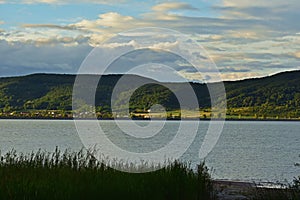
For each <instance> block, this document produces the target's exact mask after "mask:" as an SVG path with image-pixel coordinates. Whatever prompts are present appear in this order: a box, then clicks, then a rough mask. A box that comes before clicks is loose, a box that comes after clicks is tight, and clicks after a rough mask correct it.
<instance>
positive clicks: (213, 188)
mask: <svg viewBox="0 0 300 200" xmlns="http://www.w3.org/2000/svg"><path fill="white" fill-rule="evenodd" d="M94 153H95V152H94V151H90V150H81V151H78V152H70V151H68V150H66V151H64V152H61V151H60V150H59V149H58V148H56V149H55V151H54V152H52V153H50V152H45V151H41V150H39V151H37V152H32V153H30V154H23V153H17V152H16V151H15V150H11V151H9V152H7V153H5V154H3V155H1V152H0V199H13V200H14V199H16V200H17V199H45V200H47V199H51V200H52V199H145V200H147V199H157V200H160V199H162V200H169V199H170V200H173V199H174V200H176V199H178V200H179V199H187V200H190V199H191V200H193V199H195V200H199V199H204V200H210V199H231V198H232V199H235V197H234V196H235V195H237V196H240V195H245V194H247V195H246V196H245V198H246V199H253V200H256V199H257V200H264V199H266V200H267V199H270V200H273V199H275V200H277V199H291V200H299V199H300V177H298V178H295V179H294V183H293V184H291V185H288V186H287V187H285V188H282V189H276V188H271V189H270V188H260V187H258V186H254V187H252V186H250V184H249V185H248V184H246V183H245V184H241V183H239V184H234V183H233V182H230V181H228V182H226V181H225V182H224V181H221V182H220V181H219V183H217V182H218V181H214V180H212V178H211V176H210V173H209V170H208V168H207V167H206V166H205V163H204V162H203V163H200V164H199V165H198V166H197V168H196V169H192V168H191V167H190V165H189V164H186V163H181V162H179V161H174V162H169V164H166V165H165V166H164V167H163V168H161V169H159V170H157V171H153V172H148V173H127V172H122V171H118V170H116V169H114V168H112V167H109V166H108V165H107V164H105V163H107V162H106V161H105V160H103V161H98V160H97V159H96V158H95V156H94ZM113 164H114V165H118V167H120V166H123V167H126V171H130V170H128V169H127V168H128V167H132V166H134V165H132V164H130V163H118V162H115V163H113ZM144 167H152V166H151V165H150V166H149V164H147V163H144ZM224 188H225V189H224ZM226 188H227V190H228V191H227V193H226V192H225V193H224V191H226ZM233 191H235V192H234V194H232V193H233ZM228 193H229V194H228ZM230 196H231V198H230Z"/></svg>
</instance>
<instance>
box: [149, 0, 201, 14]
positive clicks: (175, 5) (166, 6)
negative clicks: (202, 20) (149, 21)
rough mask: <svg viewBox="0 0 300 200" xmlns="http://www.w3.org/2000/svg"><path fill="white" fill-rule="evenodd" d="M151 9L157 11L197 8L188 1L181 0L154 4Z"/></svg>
mask: <svg viewBox="0 0 300 200" xmlns="http://www.w3.org/2000/svg"><path fill="white" fill-rule="evenodd" d="M152 10H154V11H157V12H165V11H169V10H197V8H195V7H193V6H191V5H190V4H188V3H182V2H167V3H161V4H158V5H155V6H153V7H152Z"/></svg>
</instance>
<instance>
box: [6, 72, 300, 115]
mask: <svg viewBox="0 0 300 200" xmlns="http://www.w3.org/2000/svg"><path fill="white" fill-rule="evenodd" d="M86 76H90V78H97V77H96V76H95V75H86ZM120 77H121V75H105V76H102V78H101V81H100V83H99V87H98V89H97V93H96V108H97V110H98V111H99V112H109V111H110V102H111V101H110V99H111V92H112V90H113V88H114V86H115V84H116V83H117V81H118V80H119V79H120ZM132 78H138V79H141V80H143V79H145V78H143V77H138V76H135V75H132ZM74 81H75V75H63V74H33V75H28V76H21V77H9V78H0V113H8V112H13V111H18V112H25V111H29V110H63V111H69V110H71V109H72V88H73V83H74ZM169 84H173V85H176V88H177V90H178V91H179V92H180V90H184V86H183V84H180V83H169ZM224 84H225V88H226V93H227V107H228V112H227V114H228V115H230V116H236V115H242V116H256V117H259V116H272V117H279V118H299V117H300V71H293V72H283V73H280V74H276V75H273V76H269V77H264V78H256V79H248V80H242V81H232V82H225V83H224ZM191 85H192V87H193V88H194V90H195V93H196V95H197V96H198V99H199V105H200V109H206V110H209V107H210V98H209V94H208V90H207V87H206V85H204V84H199V83H191ZM123 89H124V90H125V91H124V92H122V94H120V95H119V98H120V99H119V101H118V102H119V105H118V106H120V109H121V108H122V105H121V102H122V98H125V97H126V95H127V93H128V92H126V87H125V86H124V88H123ZM127 89H128V91H129V90H130V87H128V88H127ZM153 104H162V105H164V106H165V107H166V108H167V110H178V109H179V104H178V101H177V99H176V97H175V96H174V94H173V93H172V92H171V91H170V90H168V89H167V88H166V87H163V86H160V85H159V84H155V83H154V84H148V85H145V86H142V87H141V88H139V89H138V90H136V91H135V92H134V94H133V96H132V97H131V100H130V109H131V111H141V110H147V109H149V108H150V107H151V106H152V105H153Z"/></svg>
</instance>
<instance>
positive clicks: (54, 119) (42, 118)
mask: <svg viewBox="0 0 300 200" xmlns="http://www.w3.org/2000/svg"><path fill="white" fill-rule="evenodd" d="M0 120H53V121H59V120H68V121H71V120H96V119H95V118H73V117H61V118H60V117H56V118H53V117H14V116H12V117H0ZM97 120H98V121H104V120H105V121H113V120H120V121H129V120H133V121H164V120H166V121H249V122H250V121H253V122H265V121H269V122H300V119H254V118H249V119H248V118H241V119H234V118H229V119H228V118H226V119H219V118H213V119H211V118H200V119H199V118H167V119H163V118H151V119H149V118H146V119H144V118H97Z"/></svg>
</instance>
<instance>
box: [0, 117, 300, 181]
mask: <svg viewBox="0 0 300 200" xmlns="http://www.w3.org/2000/svg"><path fill="white" fill-rule="evenodd" d="M99 123H100V125H101V127H102V129H103V131H104V132H105V133H106V134H107V137H108V138H109V139H110V140H111V141H112V142H113V143H115V144H116V145H118V146H119V147H121V148H123V149H126V150H128V151H133V152H148V151H153V150H155V149H157V148H161V147H162V146H164V145H165V144H167V143H168V141H169V140H170V139H172V138H173V137H174V134H176V130H177V128H178V126H179V124H180V123H194V122H193V121H182V122H180V121H167V122H166V123H165V126H164V127H163V129H162V130H161V131H160V132H159V133H158V134H157V135H155V136H154V137H151V138H148V139H139V140H132V141H130V142H128V141H129V136H128V135H126V134H123V133H122V131H121V130H120V129H119V128H118V126H117V125H116V124H115V123H114V121H106V120H103V121H99ZM121 123H124V124H125V125H126V123H127V122H126V121H122V122H121ZM136 123H138V124H139V125H140V126H145V125H147V123H149V122H147V121H138V122H136ZM208 125H209V121H200V126H199V129H198V133H197V136H196V138H195V140H194V141H193V143H192V145H191V146H190V148H189V149H188V150H187V151H186V152H185V153H184V154H183V156H182V157H181V159H182V160H184V161H188V162H191V164H192V166H194V165H195V164H197V163H199V162H200V160H199V158H198V155H199V148H200V146H201V144H202V141H203V138H204V135H205V133H206V131H207V129H208ZM0 127H1V128H0V149H1V151H2V154H3V153H5V152H7V151H8V150H11V149H12V148H14V149H16V150H17V151H18V152H31V151H36V150H38V149H43V150H47V151H53V150H54V149H55V147H56V146H58V147H59V148H60V149H66V148H69V149H71V150H75V151H76V150H79V149H81V148H82V147H83V145H82V143H81V141H80V138H79V136H78V134H77V132H76V127H75V123H74V121H72V120H0ZM186 131H189V130H186ZM299 154H300V122H270V121H257V122H254V121H226V123H225V125H224V129H223V132H222V135H221V136H220V139H219V141H218V143H217V144H216V146H215V147H214V149H213V150H212V151H211V152H210V154H209V155H208V156H207V157H206V159H205V160H206V164H207V166H208V167H209V168H210V169H211V173H212V177H213V178H215V179H226V180H240V181H256V182H265V181H270V182H277V181H279V182H282V183H285V182H286V181H289V182H290V181H292V180H293V177H295V176H298V175H300V167H297V166H295V163H300V157H299Z"/></svg>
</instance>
